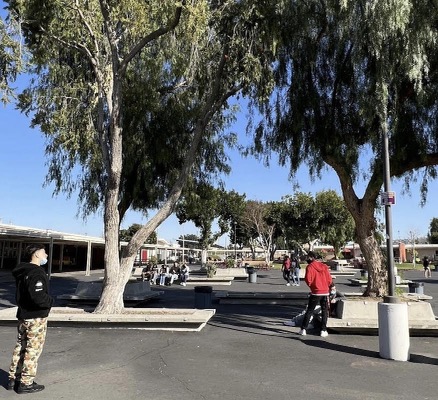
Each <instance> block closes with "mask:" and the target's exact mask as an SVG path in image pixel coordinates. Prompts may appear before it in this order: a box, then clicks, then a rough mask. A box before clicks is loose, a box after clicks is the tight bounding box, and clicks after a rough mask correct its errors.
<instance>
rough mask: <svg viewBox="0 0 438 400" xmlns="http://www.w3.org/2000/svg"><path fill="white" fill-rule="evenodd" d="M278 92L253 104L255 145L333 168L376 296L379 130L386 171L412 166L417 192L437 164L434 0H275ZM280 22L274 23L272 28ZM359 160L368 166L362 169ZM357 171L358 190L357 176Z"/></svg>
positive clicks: (296, 162) (379, 279) (294, 161)
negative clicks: (257, 119)
mask: <svg viewBox="0 0 438 400" xmlns="http://www.w3.org/2000/svg"><path fill="white" fill-rule="evenodd" d="M282 5H283V8H282V16H281V20H279V21H278V24H276V26H275V29H276V31H278V30H280V31H281V35H280V37H279V40H278V43H279V44H278V46H279V53H280V57H279V59H278V63H277V64H276V67H277V68H276V76H277V94H278V96H277V99H276V101H274V102H272V103H270V104H266V103H265V104H263V105H262V107H261V110H262V112H263V113H264V115H265V118H264V119H263V121H262V122H261V123H260V125H259V126H258V127H257V130H256V139H255V151H256V152H257V153H259V154H264V155H266V156H268V157H269V154H270V152H271V151H274V152H278V153H279V155H280V162H281V163H282V164H286V163H289V162H290V171H291V174H292V175H294V174H295V173H296V171H297V169H298V167H299V166H300V165H301V164H303V163H307V165H308V166H309V169H310V173H311V175H312V176H314V177H315V176H320V174H321V172H322V171H323V169H324V168H325V167H326V166H329V167H331V168H333V170H334V171H335V172H336V173H337V175H338V177H339V180H340V184H341V188H342V193H343V197H344V200H345V203H346V206H347V208H348V210H349V211H350V213H351V215H352V217H353V219H354V221H355V227H356V237H357V240H358V242H359V245H360V247H361V250H362V252H363V254H364V256H365V258H366V260H367V263H368V265H369V266H370V269H371V271H370V274H369V281H368V287H367V290H366V292H365V293H366V294H369V295H377V296H381V295H384V294H385V293H386V291H387V285H386V282H387V274H386V269H385V268H384V262H383V259H382V254H381V252H380V249H379V245H378V243H377V241H376V239H375V228H376V219H375V214H374V212H375V208H376V204H377V198H378V196H379V194H380V192H381V189H382V184H383V178H384V175H383V170H384V168H383V162H382V160H383V146H382V142H383V140H382V139H383V137H384V136H385V135H389V141H390V160H391V176H393V177H406V178H407V182H409V180H411V179H412V177H414V176H417V175H416V173H419V174H420V177H421V178H422V189H423V193H425V189H426V188H427V182H428V180H430V179H432V178H435V176H436V169H435V165H436V164H437V163H438V129H437V126H438V125H437V121H438V118H437V117H438V115H437V110H438V96H437V93H438V68H437V67H438V53H437V51H436V42H437V38H438V24H437V15H438V9H437V3H436V2H430V1H426V0H401V1H394V2H386V1H362V0H359V1H348V0H347V1H341V2H339V1H335V0H322V1H320V0H310V1H306V2H302V1H291V2H283V3H282ZM279 24H280V27H279ZM364 163H367V166H365V167H364ZM363 178H365V179H364V182H365V190H364V192H363V195H362V197H361V196H360V195H358V194H357V192H356V189H357V185H356V184H357V183H358V181H360V180H361V179H363Z"/></svg>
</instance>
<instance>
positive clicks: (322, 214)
mask: <svg viewBox="0 0 438 400" xmlns="http://www.w3.org/2000/svg"><path fill="white" fill-rule="evenodd" d="M315 207H316V209H317V212H316V214H317V215H318V216H319V220H318V232H319V237H320V239H321V240H322V241H323V242H324V243H326V244H330V245H332V246H333V249H334V251H335V255H336V256H339V254H340V251H341V249H342V247H344V246H345V244H346V243H347V242H348V241H351V240H353V239H354V220H353V217H352V216H351V214H350V212H349V211H348V209H347V207H346V205H345V202H344V200H343V199H342V198H341V197H340V196H339V195H338V194H337V193H336V192H335V191H334V190H327V191H322V192H318V193H317V194H316V196H315Z"/></svg>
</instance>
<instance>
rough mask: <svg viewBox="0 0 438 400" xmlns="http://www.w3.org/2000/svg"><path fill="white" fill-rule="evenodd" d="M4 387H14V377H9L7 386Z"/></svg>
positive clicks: (9, 388) (11, 388) (10, 388)
mask: <svg viewBox="0 0 438 400" xmlns="http://www.w3.org/2000/svg"><path fill="white" fill-rule="evenodd" d="M6 389H8V390H14V389H15V379H9V381H8V386H6Z"/></svg>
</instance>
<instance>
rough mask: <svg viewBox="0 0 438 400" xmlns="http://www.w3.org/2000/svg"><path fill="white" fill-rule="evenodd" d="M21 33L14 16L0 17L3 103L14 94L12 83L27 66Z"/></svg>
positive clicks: (0, 85)
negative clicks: (6, 18) (4, 18)
mask: <svg viewBox="0 0 438 400" xmlns="http://www.w3.org/2000/svg"><path fill="white" fill-rule="evenodd" d="M19 34H20V26H19V24H18V23H16V22H15V20H14V19H13V18H10V19H8V20H3V19H2V18H0V102H1V103H3V104H6V103H7V102H8V101H9V100H10V98H11V97H13V96H14V92H13V87H12V86H11V85H12V84H13V82H15V79H16V78H17V75H18V74H19V73H20V72H21V71H22V70H23V69H24V68H25V66H24V65H23V64H24V62H25V58H24V54H23V53H22V52H23V49H22V46H21V43H20V36H19Z"/></svg>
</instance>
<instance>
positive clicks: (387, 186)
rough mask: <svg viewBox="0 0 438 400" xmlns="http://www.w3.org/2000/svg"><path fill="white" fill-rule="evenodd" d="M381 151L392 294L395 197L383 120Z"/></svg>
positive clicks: (393, 280)
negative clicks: (392, 188)
mask: <svg viewBox="0 0 438 400" xmlns="http://www.w3.org/2000/svg"><path fill="white" fill-rule="evenodd" d="M383 151H384V171H383V172H384V174H383V175H384V190H385V193H384V196H383V199H384V205H385V225H386V257H387V261H388V295H389V296H394V293H395V277H394V251H393V240H392V212H391V204H394V201H395V197H394V195H393V194H392V195H391V194H390V193H392V192H390V191H391V174H390V165H389V138H388V129H387V124H386V121H385V130H384V132H383Z"/></svg>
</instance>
